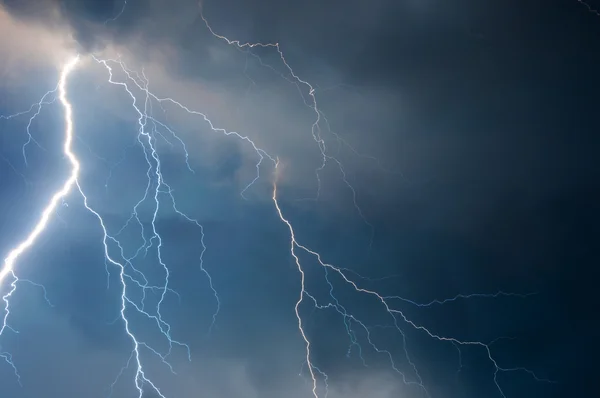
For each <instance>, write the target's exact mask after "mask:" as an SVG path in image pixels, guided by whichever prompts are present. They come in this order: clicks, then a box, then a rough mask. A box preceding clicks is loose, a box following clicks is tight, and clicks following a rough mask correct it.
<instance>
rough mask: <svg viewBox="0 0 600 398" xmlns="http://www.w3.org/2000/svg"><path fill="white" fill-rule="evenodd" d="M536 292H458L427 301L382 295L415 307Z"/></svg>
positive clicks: (528, 294)
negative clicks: (440, 298) (450, 295)
mask: <svg viewBox="0 0 600 398" xmlns="http://www.w3.org/2000/svg"><path fill="white" fill-rule="evenodd" d="M535 294H536V293H526V294H522V293H511V292H503V291H499V292H496V293H472V294H463V293H459V294H457V295H456V296H454V297H451V298H447V299H443V300H439V299H435V300H431V301H430V302H428V303H418V302H416V301H413V300H409V299H407V298H404V297H401V296H382V297H383V298H384V299H386V300H394V299H395V300H400V301H404V302H407V303H410V304H412V305H415V306H417V307H431V306H433V305H435V304H439V305H443V304H446V303H451V302H454V301H458V300H460V299H473V298H498V297H517V298H527V297H531V296H533V295H535Z"/></svg>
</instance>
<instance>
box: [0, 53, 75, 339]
mask: <svg viewBox="0 0 600 398" xmlns="http://www.w3.org/2000/svg"><path fill="white" fill-rule="evenodd" d="M78 61H79V56H77V57H75V58H73V59H72V60H71V61H69V62H68V63H67V64H65V66H64V67H63V69H62V72H61V74H60V80H59V83H58V93H59V94H58V98H59V99H60V102H61V104H62V105H63V108H64V109H65V143H64V146H63V153H64V154H65V156H66V157H67V159H68V160H69V163H70V164H71V174H70V175H69V178H68V179H67V180H66V181H65V183H64V184H63V186H62V188H61V189H60V190H59V191H58V192H56V193H55V194H54V195H53V196H52V198H51V199H50V202H49V203H48V206H46V208H45V209H44V211H43V212H42V216H41V217H40V220H39V221H38V223H37V224H36V225H35V227H34V228H33V230H32V231H31V233H30V234H29V236H28V237H27V238H26V239H25V240H24V241H22V242H21V243H19V245H17V247H15V248H14V249H12V250H11V251H10V252H9V253H8V256H6V258H4V265H3V267H2V269H0V285H1V284H2V282H4V279H6V277H7V276H8V274H13V273H14V267H15V261H16V260H17V259H18V258H19V256H20V255H21V254H23V253H24V252H25V251H26V250H27V249H28V248H30V247H31V246H32V245H33V244H34V243H35V241H36V239H37V238H38V236H39V235H40V234H41V233H42V232H43V231H44V229H45V228H46V225H47V224H48V220H49V219H50V216H51V215H52V213H54V210H55V209H56V207H57V206H58V204H59V203H60V201H61V200H62V199H64V198H65V197H66V196H67V194H68V193H69V192H70V191H71V188H73V185H75V183H76V181H77V177H78V175H79V167H80V166H79V161H78V160H77V158H76V157H75V154H74V153H73V152H72V150H71V144H72V142H73V119H72V114H73V110H72V108H71V104H70V103H69V101H68V100H67V90H66V87H65V86H66V82H67V77H68V76H69V74H70V73H71V71H72V70H73V69H74V68H75V65H77V62H78ZM40 102H41V101H40ZM4 327H5V325H3V328H4ZM0 333H1V332H0Z"/></svg>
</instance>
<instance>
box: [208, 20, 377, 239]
mask: <svg viewBox="0 0 600 398" xmlns="http://www.w3.org/2000/svg"><path fill="white" fill-rule="evenodd" d="M200 17H201V18H202V20H203V21H204V24H205V25H206V28H207V29H208V30H209V31H210V33H211V34H212V35H213V36H214V37H216V38H218V39H220V40H223V41H225V42H227V44H229V45H233V46H235V47H236V48H239V49H244V48H247V49H248V50H249V51H250V50H251V49H252V48H256V47H258V48H274V49H275V50H276V51H277V53H278V54H279V59H280V60H281V62H282V63H283V65H284V66H285V68H286V69H287V71H288V72H289V74H290V75H291V76H292V78H293V80H292V79H289V78H287V77H285V76H284V75H282V74H280V73H278V72H276V73H278V74H279V75H280V76H282V77H283V78H284V79H285V80H287V81H290V82H292V83H293V84H295V85H296V87H298V90H299V92H300V96H301V97H302V99H303V101H304V103H305V104H306V105H307V106H308V107H309V108H310V109H312V111H313V112H314V114H315V119H314V121H313V123H312V125H311V134H312V137H313V139H314V141H315V142H316V143H317V147H318V148H319V151H320V153H321V159H322V160H321V165H320V166H319V167H317V169H316V170H315V175H316V178H317V194H316V197H315V199H318V198H319V197H320V192H321V186H322V182H321V175H320V173H321V172H322V171H323V170H324V169H325V167H326V166H327V161H328V160H332V161H334V163H335V164H336V165H337V166H338V169H339V170H340V172H341V173H342V176H343V181H344V183H345V184H346V185H347V186H348V188H349V189H350V190H351V191H352V201H353V204H354V207H355V208H356V210H357V211H358V214H359V216H360V218H361V219H362V220H363V222H364V223H365V224H366V225H367V226H368V227H369V229H370V240H369V248H371V247H372V245H373V240H374V237H375V228H374V226H373V224H371V223H370V222H369V221H367V218H366V217H365V215H364V213H363V211H362V209H361V208H360V207H359V205H358V202H357V194H356V190H355V189H354V187H353V186H352V185H351V184H350V182H349V181H348V180H347V178H346V172H345V170H344V167H343V165H342V162H340V161H339V160H338V159H336V158H335V157H333V156H331V155H329V154H328V153H327V145H326V143H325V140H324V139H323V138H322V137H321V126H320V123H321V119H322V118H321V115H322V112H321V110H320V109H319V106H318V104H317V97H316V95H315V88H314V87H313V86H312V85H311V84H310V83H309V82H308V81H306V80H303V79H302V78H300V77H299V76H298V75H297V74H296V72H294V70H293V69H292V67H291V66H290V64H289V63H288V62H287V60H286V58H285V56H284V54H283V51H282V50H281V47H280V46H279V43H250V42H245V43H242V42H241V41H239V40H231V39H229V38H227V37H226V36H223V35H220V34H218V33H216V32H215V31H214V30H213V28H212V27H211V26H210V24H209V23H208V21H207V20H206V18H205V17H204V15H203V14H202V11H200ZM250 54H252V55H253V56H255V58H257V59H259V60H260V63H261V65H263V66H267V67H268V68H269V69H271V70H273V71H275V69H274V68H273V67H271V66H269V65H266V64H264V63H263V62H262V60H261V58H260V57H259V56H258V55H256V54H253V53H252V52H251V51H250ZM300 85H302V86H304V87H306V88H307V89H308V95H309V96H310V98H311V101H310V103H308V102H306V99H305V97H304V94H303V93H302V91H301V90H300Z"/></svg>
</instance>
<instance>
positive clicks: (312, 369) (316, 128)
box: [200, 12, 550, 398]
mask: <svg viewBox="0 0 600 398" xmlns="http://www.w3.org/2000/svg"><path fill="white" fill-rule="evenodd" d="M200 15H201V18H202V20H203V21H204V23H205V25H206V27H207V28H208V30H209V31H210V33H211V34H212V35H213V36H214V37H216V38H218V39H220V40H223V41H225V42H227V43H228V44H230V45H234V46H236V48H238V49H242V48H248V49H249V50H251V49H252V48H254V47H262V48H267V47H272V48H275V49H276V51H277V53H278V54H279V58H280V59H281V61H282V63H283V64H284V65H285V67H286V69H287V71H288V72H289V74H290V75H291V76H292V77H293V80H294V81H295V82H296V83H297V86H298V88H299V85H304V86H305V87H307V88H308V90H309V92H308V93H309V96H310V97H311V104H307V105H308V106H310V107H311V108H312V109H313V111H314V112H315V115H316V118H315V120H314V122H313V124H312V127H311V132H312V136H313V138H314V140H315V141H316V143H317V145H318V147H319V150H320V151H321V155H322V164H321V166H319V168H317V170H316V175H317V181H318V191H317V195H318V192H319V190H320V187H321V180H320V177H319V172H320V171H321V170H323V169H324V168H325V166H326V163H327V161H328V160H331V161H333V162H335V163H336V164H337V166H338V168H339V170H340V172H341V173H342V179H343V181H344V182H345V183H346V185H347V186H348V187H349V188H350V189H351V191H352V194H353V202H354V205H355V207H356V209H357V211H358V212H359V215H360V216H361V218H362V219H363V221H365V222H366V223H367V224H368V225H369V226H370V227H371V228H373V227H372V225H371V224H369V223H368V222H367V220H366V218H365V217H364V215H363V212H362V210H361V209H360V207H359V206H358V204H357V202H356V191H355V190H354V188H353V187H352V186H351V184H350V183H349V182H348V180H347V179H346V173H345V171H344V168H343V166H342V164H341V162H340V161H339V160H337V159H336V158H334V157H333V156H331V155H329V154H327V150H326V145H325V141H324V140H323V138H322V137H321V134H320V131H321V129H320V125H319V123H320V120H321V118H322V116H323V113H322V112H321V111H320V110H319V108H318V106H317V100H316V96H315V89H314V88H313V86H312V85H311V84H310V83H309V82H307V81H305V80H302V79H301V78H300V77H298V75H297V74H296V73H295V72H294V70H293V69H292V68H291V66H290V65H289V63H288V62H287V60H286V59H285V56H284V54H283V52H282V50H281V48H280V46H279V43H250V42H246V43H242V42H241V41H239V40H231V39H229V38H227V37H225V36H223V35H220V34H218V33H216V32H215V31H214V30H213V29H212V27H211V26H210V25H209V23H208V21H207V20H206V18H205V17H204V15H203V14H202V12H201V14H200ZM259 59H260V58H259ZM261 64H263V63H262V61H261ZM263 65H264V64H263ZM269 68H271V69H273V68H272V67H270V66H269ZM283 77H284V78H285V79H286V80H288V81H289V79H288V78H286V77H285V76H283ZM301 95H302V93H301ZM302 98H303V99H304V96H302ZM305 103H306V101H305ZM323 118H324V119H325V121H326V123H327V124H328V127H329V123H328V121H327V120H326V118H325V117H324V116H323ZM329 130H330V131H331V129H329ZM334 135H335V136H336V137H337V138H338V141H339V136H338V135H337V134H334ZM255 149H256V148H255ZM278 166H279V160H278V159H277V162H276V163H275V175H276V178H275V181H274V184H273V196H272V199H273V203H274V205H275V208H276V210H277V214H278V216H279V218H280V219H281V221H282V222H283V223H284V224H285V225H286V226H287V228H288V230H289V234H290V254H291V256H292V257H293V258H294V262H295V264H296V266H297V268H298V271H299V273H300V279H301V280H300V283H301V291H300V296H299V298H298V301H297V302H296V305H295V313H296V317H297V319H298V328H299V331H300V334H301V336H302V339H303V340H304V342H305V345H306V360H305V363H306V365H307V367H308V370H309V373H310V376H311V379H312V394H313V396H314V397H315V398H319V394H318V392H317V389H318V381H317V377H316V374H317V373H318V374H320V375H322V376H324V381H325V389H326V393H325V394H326V395H327V386H328V384H327V379H328V377H327V374H326V373H324V372H323V371H321V370H320V369H319V368H317V367H316V366H315V365H314V364H313V363H312V360H311V349H310V348H311V343H310V340H309V339H308V337H307V334H306V332H305V330H304V328H303V321H302V317H301V315H300V311H299V308H300V305H301V304H302V302H303V301H304V299H305V297H309V298H310V299H311V300H312V301H313V302H314V305H315V306H316V307H317V308H320V309H324V308H329V307H332V308H334V309H335V310H336V311H337V312H338V313H339V314H341V315H342V316H343V317H344V323H345V325H346V330H347V332H348V335H349V336H350V340H351V343H352V344H355V343H356V340H355V338H354V334H353V331H352V330H351V329H350V327H349V325H348V324H347V323H346V319H352V320H353V321H355V322H356V323H358V324H359V325H361V326H362V327H364V328H365V330H367V340H368V342H369V344H370V345H371V346H372V347H373V348H374V349H375V351H377V352H380V353H386V354H388V356H389V358H390V362H391V364H392V367H393V368H394V370H396V371H398V370H397V369H396V367H395V365H394V361H393V358H392V356H391V354H390V353H389V352H388V351H385V350H380V349H378V348H377V347H376V346H375V345H374V344H373V342H372V341H371V339H370V337H369V336H370V334H369V332H368V328H367V327H366V326H365V325H364V324H363V323H362V322H361V321H360V320H358V319H356V318H355V317H354V316H352V315H350V314H349V313H348V312H347V311H346V309H345V308H344V307H343V306H342V305H340V303H339V301H338V300H337V298H335V296H334V295H333V285H332V284H331V282H330V280H329V276H328V273H327V270H328V269H329V270H333V271H334V272H335V273H337V274H338V275H340V276H341V277H342V279H343V281H344V282H346V283H347V284H349V285H351V286H352V287H353V288H354V290H355V291H357V292H359V293H363V294H367V295H370V296H375V297H376V298H377V299H378V300H379V301H380V302H381V303H382V304H383V306H384V308H385V310H386V312H387V313H388V314H389V315H390V316H391V317H392V319H393V324H394V326H395V328H396V329H397V330H398V331H399V332H400V334H401V335H402V341H403V349H404V354H405V356H406V360H407V361H408V363H409V364H410V366H411V368H412V370H413V371H414V376H415V378H416V380H417V381H416V382H408V381H407V377H406V376H405V375H404V374H402V378H403V379H404V381H405V382H407V384H417V385H419V386H420V387H421V388H422V389H423V390H424V391H425V393H426V394H427V395H428V396H429V392H428V391H427V389H426V387H425V385H424V384H423V380H422V378H421V376H420V374H419V372H418V370H417V366H416V364H415V363H414V362H413V361H412V360H411V358H410V356H409V352H408V349H407V346H406V335H405V332H404V331H403V330H402V329H401V328H400V326H399V324H398V318H399V317H400V318H401V320H403V321H404V322H405V323H406V324H408V325H410V326H411V327H413V328H414V329H415V330H417V331H421V332H425V333H426V334H427V335H428V336H429V337H431V338H434V339H436V340H439V341H447V342H451V343H452V344H454V346H455V347H456V348H457V349H458V350H459V353H460V348H459V346H460V345H476V346H482V347H484V349H485V350H486V352H487V354H488V358H489V360H490V361H491V362H492V364H493V366H494V375H493V378H494V383H495V385H496V387H497V389H498V391H499V393H500V394H501V395H502V396H503V397H505V394H504V391H503V389H502V388H501V387H500V385H499V383H498V380H497V374H498V373H499V372H510V371H524V372H526V373H528V374H530V375H531V376H533V378H534V379H535V380H536V381H546V382H550V380H547V379H542V378H539V377H538V376H537V375H536V374H535V373H534V372H532V371H531V370H529V369H525V368H522V367H518V368H503V367H500V366H499V365H498V363H497V361H496V360H495V359H494V357H493V356H492V353H491V351H490V346H489V345H488V344H485V343H482V342H478V341H461V340H459V339H456V338H453V337H445V336H441V335H438V334H435V333H433V332H431V331H430V330H429V329H427V328H425V327H423V326H421V325H418V324H416V323H415V322H413V321H411V320H410V319H409V318H407V317H406V316H405V314H404V313H403V312H402V311H400V310H397V309H394V308H392V307H391V305H390V303H388V300H389V299H390V298H394V299H396V298H399V299H402V300H404V301H408V302H410V303H412V304H414V305H417V306H421V307H425V306H431V305H433V304H444V303H447V302H451V301H455V300H457V299H459V298H473V297H498V296H501V295H508V296H522V295H517V294H512V293H504V292H499V293H496V294H474V295H464V294H459V295H457V296H456V297H454V298H451V299H446V300H433V301H432V302H430V303H426V304H421V305H419V304H418V303H416V302H414V301H411V300H408V299H403V298H401V297H397V296H393V297H385V296H383V295H380V294H379V293H377V292H376V291H372V290H368V289H365V288H362V287H359V286H358V284H357V283H356V282H355V281H353V280H352V279H350V278H349V277H348V276H347V275H346V273H345V272H344V271H343V270H344V269H343V268H340V267H336V266H333V265H331V264H328V263H325V262H323V260H322V259H321V255H320V254H319V253H317V252H315V251H313V250H311V249H309V248H308V247H306V246H303V245H301V244H300V243H298V241H297V239H296V235H295V232H294V228H293V225H292V223H291V222H290V221H289V220H288V218H286V217H285V216H284V213H283V211H282V209H281V206H280V204H279V201H278V197H277V175H278V173H277V169H278ZM372 230H373V229H372ZM371 243H372V241H371ZM296 249H301V250H303V251H305V252H307V253H309V254H310V255H312V256H313V257H315V258H316V259H317V261H318V263H319V264H320V265H321V266H322V267H323V269H324V270H325V271H326V274H325V275H326V281H327V283H328V284H329V286H330V296H331V298H332V300H333V302H330V303H328V304H326V305H320V304H319V303H318V302H317V300H316V299H315V297H314V296H312V295H310V294H309V293H308V292H307V289H306V278H305V271H304V268H303V266H302V264H301V262H300V258H299V256H298V253H297V252H296ZM361 359H362V355H361ZM459 359H460V363H461V367H462V356H460V357H459ZM363 361H364V359H363ZM398 373H401V372H399V371H398Z"/></svg>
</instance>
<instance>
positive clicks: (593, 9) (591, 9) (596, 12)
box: [577, 0, 600, 17]
mask: <svg viewBox="0 0 600 398" xmlns="http://www.w3.org/2000/svg"><path fill="white" fill-rule="evenodd" d="M577 2H578V3H579V4H581V5H583V6H584V7H585V8H587V9H588V11H589V12H591V13H592V14H596V16H599V17H600V11H599V10H597V9H595V8H594V7H592V6H591V5H590V4H589V3H587V2H585V1H583V0H577Z"/></svg>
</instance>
